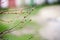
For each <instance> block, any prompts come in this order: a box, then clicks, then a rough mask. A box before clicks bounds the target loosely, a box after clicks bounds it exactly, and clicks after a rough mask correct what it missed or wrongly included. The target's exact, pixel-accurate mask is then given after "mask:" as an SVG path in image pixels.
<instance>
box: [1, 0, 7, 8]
mask: <svg viewBox="0 0 60 40" xmlns="http://www.w3.org/2000/svg"><path fill="white" fill-rule="evenodd" d="M1 7H2V8H7V7H8V0H1Z"/></svg>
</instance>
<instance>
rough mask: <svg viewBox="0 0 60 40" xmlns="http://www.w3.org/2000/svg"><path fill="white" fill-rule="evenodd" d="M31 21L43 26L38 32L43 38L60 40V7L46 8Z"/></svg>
mask: <svg viewBox="0 0 60 40" xmlns="http://www.w3.org/2000/svg"><path fill="white" fill-rule="evenodd" d="M31 19H32V21H35V22H37V23H38V24H39V25H41V26H42V28H40V29H39V30H38V31H39V34H40V36H41V37H42V38H45V39H48V40H55V39H56V40H60V5H52V6H46V7H44V8H42V9H40V10H39V11H38V13H37V15H35V16H32V17H31Z"/></svg>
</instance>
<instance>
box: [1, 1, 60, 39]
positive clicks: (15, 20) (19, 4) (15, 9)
mask: <svg viewBox="0 0 60 40" xmlns="http://www.w3.org/2000/svg"><path fill="white" fill-rule="evenodd" d="M57 5H58V6H59V7H60V0H0V40H47V39H44V38H42V37H41V36H40V34H39V33H38V30H39V29H40V28H41V25H39V24H37V22H35V21H33V20H32V19H31V17H33V16H34V15H36V14H38V11H39V10H41V9H42V8H44V7H47V8H48V6H57ZM47 8H46V10H48V9H47ZM59 10H60V9H59ZM44 12H45V11H44ZM45 15H47V14H45ZM35 20H36V18H35ZM41 20H42V19H41ZM39 21H40V20H39V17H38V22H39Z"/></svg>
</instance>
